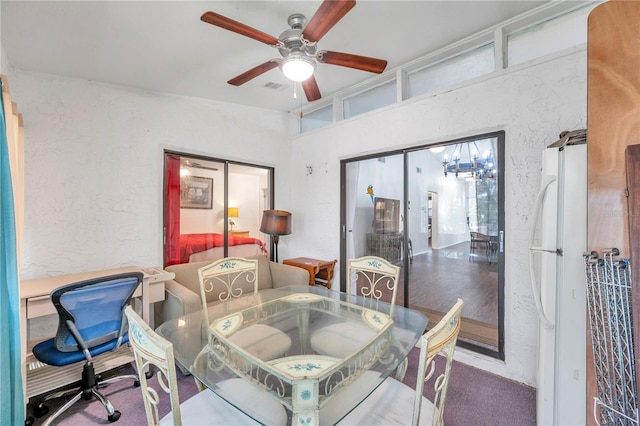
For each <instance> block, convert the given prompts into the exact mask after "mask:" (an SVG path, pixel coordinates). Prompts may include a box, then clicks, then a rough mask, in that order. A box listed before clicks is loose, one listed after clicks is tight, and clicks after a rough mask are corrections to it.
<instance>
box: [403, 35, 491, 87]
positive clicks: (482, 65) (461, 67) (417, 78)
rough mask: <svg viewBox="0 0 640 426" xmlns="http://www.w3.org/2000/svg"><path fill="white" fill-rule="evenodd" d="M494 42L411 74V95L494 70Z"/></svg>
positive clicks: (450, 84) (447, 85) (453, 83)
mask: <svg viewBox="0 0 640 426" xmlns="http://www.w3.org/2000/svg"><path fill="white" fill-rule="evenodd" d="M494 63H495V62H494V58H493V43H490V44H487V45H485V46H482V47H479V48H477V49H474V50H472V51H470V52H467V53H463V54H461V55H458V56H454V57H453V58H451V59H448V60H446V61H444V62H440V63H437V64H435V65H432V66H429V67H427V68H423V69H421V70H418V71H415V72H413V73H410V74H409V97H410V98H413V97H415V96H419V95H422V94H425V93H430V92H434V91H436V90H438V89H442V88H444V87H450V86H453V85H455V84H458V83H461V82H463V81H466V80H471V79H472V78H475V77H479V76H481V75H484V74H488V73H490V72H492V71H493V70H494V68H495V65H494Z"/></svg>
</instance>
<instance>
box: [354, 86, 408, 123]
mask: <svg viewBox="0 0 640 426" xmlns="http://www.w3.org/2000/svg"><path fill="white" fill-rule="evenodd" d="M396 101H397V94H396V81H395V80H393V81H390V82H388V83H385V84H383V85H380V86H377V87H374V88H373V89H370V90H367V91H366V92H362V93H358V94H357V95H355V96H352V97H350V98H346V99H345V100H344V118H350V117H355V116H356V115H360V114H364V113H365V112H369V111H371V110H374V109H378V108H382V107H383V106H387V105H391V104H395V103H396Z"/></svg>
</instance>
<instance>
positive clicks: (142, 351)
mask: <svg viewBox="0 0 640 426" xmlns="http://www.w3.org/2000/svg"><path fill="white" fill-rule="evenodd" d="M125 314H126V315H127V319H128V320H129V342H130V344H131V346H132V347H133V353H134V358H135V360H136V366H137V367H138V371H146V369H147V368H148V367H149V366H151V365H153V366H155V367H156V368H157V373H156V376H157V378H158V384H159V385H160V389H159V390H156V389H154V388H152V387H151V386H149V383H148V382H147V378H146V376H145V375H144V374H140V388H141V389H142V399H143V401H144V409H145V412H146V413H147V423H148V424H149V425H157V424H159V423H160V416H159V413H158V406H159V404H160V395H159V394H158V392H165V393H168V394H169V398H170V400H171V412H172V413H173V424H174V425H181V424H182V418H181V415H180V400H179V398H178V379H177V376H176V367H175V361H174V358H173V345H172V344H171V343H170V342H168V341H167V340H165V339H164V338H162V337H160V336H159V335H158V334H157V333H156V332H155V331H153V330H152V329H151V328H150V327H149V326H148V325H147V323H145V322H144V320H143V319H142V318H140V316H139V315H138V314H136V312H135V311H134V310H133V309H132V308H131V307H130V306H127V308H126V309H125Z"/></svg>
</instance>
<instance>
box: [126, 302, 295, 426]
mask: <svg viewBox="0 0 640 426" xmlns="http://www.w3.org/2000/svg"><path fill="white" fill-rule="evenodd" d="M125 314H126V316H127V320H128V322H129V342H130V344H131V346H132V347H133V353H134V358H135V361H136V366H137V367H138V371H146V369H147V368H149V367H150V366H152V365H153V366H155V367H156V369H157V372H156V377H157V380H158V385H159V389H158V390H156V389H154V388H153V387H151V386H150V385H149V383H148V381H147V378H146V377H145V375H144V374H142V375H141V377H140V389H141V390H142V399H143V401H144V408H145V411H146V414H147V423H148V425H149V426H156V425H175V426H180V425H182V424H184V425H253V424H269V425H284V424H286V423H287V412H286V410H285V409H284V407H283V406H282V404H280V403H279V402H278V401H277V400H275V399H274V398H273V397H271V396H269V395H268V394H267V393H266V392H263V391H261V390H260V389H258V388H256V387H255V386H253V385H252V384H250V383H249V382H247V381H245V380H243V379H240V378H237V379H228V380H225V381H223V382H221V383H219V384H218V387H219V388H220V389H221V392H222V393H224V392H229V393H234V394H238V395H242V397H243V398H244V399H245V400H246V401H247V402H248V410H249V412H250V414H251V417H249V416H248V415H247V414H245V413H243V412H242V411H240V410H239V409H237V408H236V407H234V406H233V405H231V404H229V403H228V402H226V401H225V400H224V399H222V398H221V397H219V396H218V395H216V394H215V393H213V392H212V391H210V390H208V389H205V390H202V391H201V392H198V393H197V394H195V395H194V396H192V397H191V398H189V399H188V400H186V401H185V402H183V403H182V404H180V400H179V396H178V379H177V377H176V368H175V360H174V357H173V345H172V344H171V343H170V342H168V341H167V340H166V339H164V338H163V337H161V336H160V335H158V334H157V333H156V332H155V331H153V330H152V329H151V328H150V327H149V326H148V325H147V324H146V323H145V322H144V320H143V319H142V318H141V317H140V316H139V315H138V314H137V313H136V312H135V311H134V310H133V309H132V308H131V307H130V306H128V307H127V308H126V309H125ZM196 384H197V385H198V388H199V389H200V388H201V386H202V384H201V383H200V382H199V381H198V380H197V379H196ZM161 391H164V393H168V394H169V398H170V400H171V412H170V413H168V414H167V415H165V416H164V417H162V418H160V416H159V411H158V407H159V404H160V392H161ZM254 419H257V420H254Z"/></svg>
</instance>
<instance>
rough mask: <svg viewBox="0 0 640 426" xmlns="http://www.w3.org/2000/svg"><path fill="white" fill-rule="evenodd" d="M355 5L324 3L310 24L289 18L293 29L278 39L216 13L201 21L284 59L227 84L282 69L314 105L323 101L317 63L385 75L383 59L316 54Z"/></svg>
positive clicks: (336, 0) (339, 0) (338, 0)
mask: <svg viewBox="0 0 640 426" xmlns="http://www.w3.org/2000/svg"><path fill="white" fill-rule="evenodd" d="M355 5H356V2H355V0H325V1H323V2H322V4H321V5H320V7H319V8H318V10H317V11H316V13H315V14H314V15H313V16H312V17H311V19H310V20H309V22H308V23H307V22H306V18H305V16H304V15H302V14H300V13H295V14H293V15H291V16H289V19H288V24H289V26H290V27H291V28H290V29H288V30H285V31H284V32H282V34H280V36H279V37H278V38H276V37H273V36H271V35H269V34H266V33H263V32H262V31H260V30H257V29H255V28H252V27H250V26H248V25H245V24H242V23H240V22H238V21H234V20H233V19H230V18H227V17H225V16H222V15H219V14H217V13H215V12H205V13H204V14H203V15H202V16H201V17H200V19H201V20H202V21H204V22H206V23H209V24H211V25H215V26H217V27H220V28H224V29H226V30H229V31H233V32H235V33H238V34H240V35H243V36H246V37H249V38H252V39H254V40H257V41H259V42H262V43H265V44H268V45H269V46H271V47H275V48H277V49H278V51H279V52H280V55H282V58H276V59H271V60H269V61H267V62H265V63H263V64H260V65H258V66H256V67H254V68H251V69H250V70H248V71H246V72H244V73H242V74H240V75H238V76H236V77H234V78H232V79H231V80H229V81H228V82H227V83H229V84H231V85H234V86H240V85H242V84H244V83H246V82H248V81H249V80H251V79H253V78H256V77H258V76H259V75H262V74H264V73H265V72H267V71H270V70H272V69H274V68H276V67H280V69H281V70H282V72H283V73H284V75H285V76H286V77H287V78H289V79H291V80H293V81H301V82H302V88H303V90H304V93H305V95H306V96H307V100H308V101H309V102H311V101H315V100H318V99H320V98H321V97H322V96H321V94H320V89H319V88H318V83H317V82H316V79H315V77H314V75H313V72H314V71H315V67H316V62H320V63H323V64H330V65H339V66H342V67H347V68H354V69H358V70H362V71H369V72H373V73H377V74H380V73H382V72H383V71H384V69H385V68H386V67H387V61H385V60H384V59H376V58H371V57H367V56H359V55H353V54H350V53H342V52H334V51H329V50H321V51H317V46H316V44H317V42H318V41H319V40H320V39H321V38H322V37H323V36H324V35H325V34H326V33H327V32H328V31H329V30H330V29H331V28H332V27H333V26H334V25H335V24H336V23H337V22H338V21H339V20H340V19H342V18H343V17H344V16H345V15H346V14H347V13H348V12H349V11H350V10H351V9H352V8H353V7H354V6H355ZM305 24H306V25H305Z"/></svg>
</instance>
